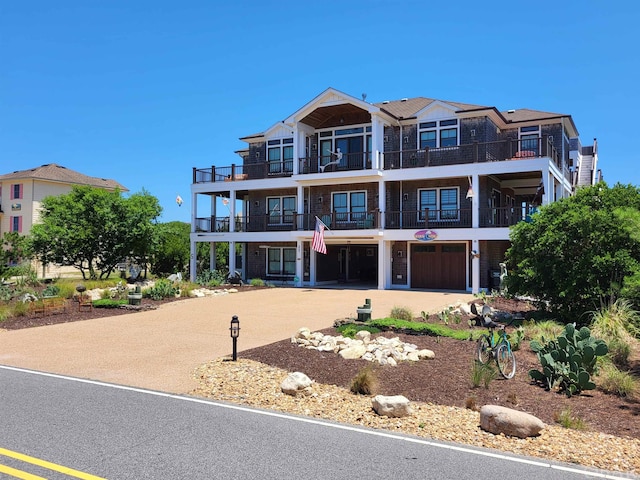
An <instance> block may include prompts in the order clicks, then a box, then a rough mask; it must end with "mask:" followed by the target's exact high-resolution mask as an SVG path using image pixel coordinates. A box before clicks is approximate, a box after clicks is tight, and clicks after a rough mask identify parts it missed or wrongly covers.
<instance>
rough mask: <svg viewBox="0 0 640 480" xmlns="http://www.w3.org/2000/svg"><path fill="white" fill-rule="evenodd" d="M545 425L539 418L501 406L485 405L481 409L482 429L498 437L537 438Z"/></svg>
mask: <svg viewBox="0 0 640 480" xmlns="http://www.w3.org/2000/svg"><path fill="white" fill-rule="evenodd" d="M544 427H545V424H544V423H543V422H542V420H540V419H539V418H537V417H534V416H533V415H530V414H528V413H524V412H519V411H518V410H513V409H511V408H507V407H501V406H499V405H485V406H483V407H482V408H481V409H480V428H482V429H483V430H486V431H487V432H490V433H495V434H496V435H499V434H501V433H502V434H504V435H507V436H510V437H519V438H527V437H535V436H537V435H539V434H540V431H541V430H542V429H543V428H544Z"/></svg>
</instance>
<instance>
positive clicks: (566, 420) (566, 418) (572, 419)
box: [553, 408, 587, 430]
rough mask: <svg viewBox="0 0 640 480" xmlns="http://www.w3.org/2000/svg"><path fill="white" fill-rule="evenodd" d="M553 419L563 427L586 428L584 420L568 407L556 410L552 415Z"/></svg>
mask: <svg viewBox="0 0 640 480" xmlns="http://www.w3.org/2000/svg"><path fill="white" fill-rule="evenodd" d="M553 419H554V420H555V422H556V423H559V424H560V425H562V426H563V427H564V428H570V429H572V430H585V429H586V428H587V424H586V423H585V421H584V420H583V419H581V418H580V417H578V416H577V415H574V414H573V413H572V412H571V409H570V408H565V409H564V410H561V411H560V412H556V413H555V414H554V415H553Z"/></svg>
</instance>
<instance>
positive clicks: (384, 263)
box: [378, 239, 391, 290]
mask: <svg viewBox="0 0 640 480" xmlns="http://www.w3.org/2000/svg"><path fill="white" fill-rule="evenodd" d="M388 246H389V242H385V241H384V240H382V239H380V240H378V290H384V289H385V286H386V285H390V284H391V282H390V280H391V261H390V258H389V248H388Z"/></svg>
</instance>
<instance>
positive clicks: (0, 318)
mask: <svg viewBox="0 0 640 480" xmlns="http://www.w3.org/2000/svg"><path fill="white" fill-rule="evenodd" d="M11 313H12V312H11V307H9V305H0V322H4V321H5V320H6V319H7V318H9V317H10V316H11Z"/></svg>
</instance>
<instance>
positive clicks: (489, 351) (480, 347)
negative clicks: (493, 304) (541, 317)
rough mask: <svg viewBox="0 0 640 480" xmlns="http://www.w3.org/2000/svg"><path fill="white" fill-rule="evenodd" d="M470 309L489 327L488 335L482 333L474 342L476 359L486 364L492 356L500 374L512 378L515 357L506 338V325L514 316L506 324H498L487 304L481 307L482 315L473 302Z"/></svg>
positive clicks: (514, 371)
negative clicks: (496, 330) (475, 342)
mask: <svg viewBox="0 0 640 480" xmlns="http://www.w3.org/2000/svg"><path fill="white" fill-rule="evenodd" d="M472 310H474V313H475V314H476V315H477V316H478V317H481V318H482V320H483V325H484V326H485V327H486V328H488V329H489V334H488V335H487V334H485V333H483V334H482V335H480V338H478V342H477V344H476V358H477V360H478V361H479V362H480V363H482V364H486V363H488V362H489V361H490V360H491V358H493V359H494V360H495V361H496V364H497V365H498V370H499V371H500V374H501V375H502V376H503V377H504V378H506V379H510V378H513V376H514V375H515V374H516V357H515V355H514V354H513V351H512V350H511V342H509V339H508V338H507V332H506V327H508V326H510V325H511V324H512V323H513V322H514V320H515V317H513V318H512V319H511V321H510V322H509V323H507V324H499V323H496V322H494V321H493V319H492V318H491V309H490V308H489V307H488V306H487V305H485V306H483V307H482V315H478V313H477V310H476V309H475V305H473V304H472ZM496 328H498V329H499V332H498V335H497V336H496V333H495V329H496Z"/></svg>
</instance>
